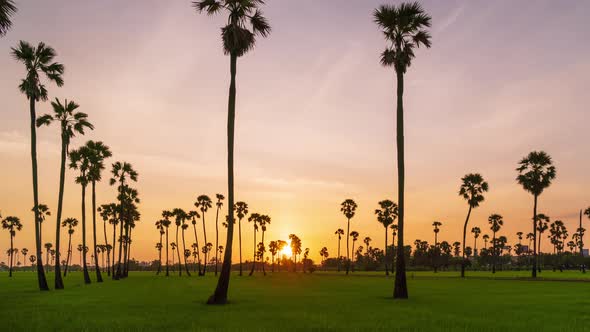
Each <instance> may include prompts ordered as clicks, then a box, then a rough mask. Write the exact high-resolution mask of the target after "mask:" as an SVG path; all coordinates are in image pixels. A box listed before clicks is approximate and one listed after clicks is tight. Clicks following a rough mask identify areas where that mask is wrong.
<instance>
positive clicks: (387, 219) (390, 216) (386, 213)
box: [367, 199, 398, 275]
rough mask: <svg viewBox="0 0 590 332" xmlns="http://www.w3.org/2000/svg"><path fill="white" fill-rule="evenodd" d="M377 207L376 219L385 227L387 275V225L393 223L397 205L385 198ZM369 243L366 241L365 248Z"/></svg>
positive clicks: (387, 272)
mask: <svg viewBox="0 0 590 332" xmlns="http://www.w3.org/2000/svg"><path fill="white" fill-rule="evenodd" d="M379 207H380V208H379V209H376V210H375V214H376V215H377V221H378V222H379V223H380V224H381V225H383V227H385V257H384V259H385V275H389V268H388V267H387V227H389V226H390V225H393V223H394V222H395V219H397V215H398V207H397V204H395V203H394V202H392V201H390V200H388V199H386V200H383V201H381V202H379ZM368 249H369V244H368V243H367V250H368Z"/></svg>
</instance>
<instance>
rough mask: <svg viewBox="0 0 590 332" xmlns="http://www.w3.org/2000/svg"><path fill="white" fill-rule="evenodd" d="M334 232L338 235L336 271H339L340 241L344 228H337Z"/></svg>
mask: <svg viewBox="0 0 590 332" xmlns="http://www.w3.org/2000/svg"><path fill="white" fill-rule="evenodd" d="M334 234H336V235H338V259H337V260H338V262H337V264H338V272H340V257H342V256H341V255H340V241H341V240H342V235H344V230H343V229H342V228H338V229H337V230H336V232H334Z"/></svg>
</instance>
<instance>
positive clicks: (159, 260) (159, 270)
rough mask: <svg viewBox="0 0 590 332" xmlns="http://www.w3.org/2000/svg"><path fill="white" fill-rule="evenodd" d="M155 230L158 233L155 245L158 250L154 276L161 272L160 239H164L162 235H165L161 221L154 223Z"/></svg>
mask: <svg viewBox="0 0 590 332" xmlns="http://www.w3.org/2000/svg"><path fill="white" fill-rule="evenodd" d="M156 229H157V230H158V232H159V233H160V242H158V243H156V249H157V250H158V271H157V272H156V275H158V274H160V272H162V238H163V237H164V233H166V231H164V225H163V224H162V220H157V221H156Z"/></svg>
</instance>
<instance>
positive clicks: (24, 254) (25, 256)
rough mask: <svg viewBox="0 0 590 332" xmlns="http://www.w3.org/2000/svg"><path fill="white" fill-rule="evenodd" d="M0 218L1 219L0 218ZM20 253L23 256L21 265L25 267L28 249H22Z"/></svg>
mask: <svg viewBox="0 0 590 332" xmlns="http://www.w3.org/2000/svg"><path fill="white" fill-rule="evenodd" d="M0 218H1V217H0ZM20 253H21V254H22V255H23V265H25V264H26V263H27V255H28V254H29V249H27V248H22V249H21V250H20Z"/></svg>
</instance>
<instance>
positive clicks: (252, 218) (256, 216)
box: [248, 213, 262, 276]
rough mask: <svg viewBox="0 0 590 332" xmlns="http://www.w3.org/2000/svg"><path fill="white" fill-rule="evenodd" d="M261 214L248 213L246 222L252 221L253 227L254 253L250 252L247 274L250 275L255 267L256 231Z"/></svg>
mask: <svg viewBox="0 0 590 332" xmlns="http://www.w3.org/2000/svg"><path fill="white" fill-rule="evenodd" d="M261 218H262V216H261V215H260V214H258V213H252V214H251V215H250V217H248V222H251V223H252V226H253V227H254V244H253V245H254V253H253V254H252V269H251V270H250V273H249V274H248V275H249V276H251V275H252V274H254V268H255V267H256V249H257V248H256V243H257V242H256V233H258V225H259V224H260V222H261V220H262V219H261Z"/></svg>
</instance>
